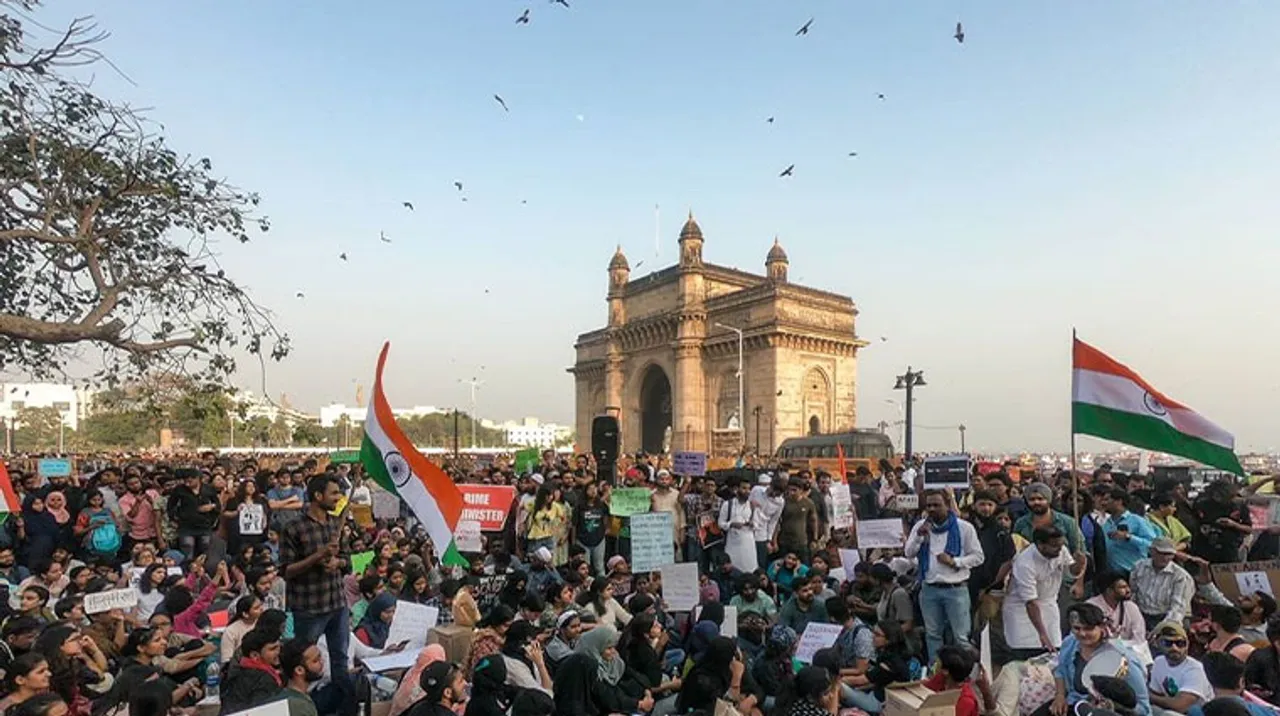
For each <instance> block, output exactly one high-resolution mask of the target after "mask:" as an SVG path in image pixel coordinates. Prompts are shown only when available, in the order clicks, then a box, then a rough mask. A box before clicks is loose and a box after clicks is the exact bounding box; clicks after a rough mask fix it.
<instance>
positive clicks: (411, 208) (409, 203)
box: [400, 201, 413, 211]
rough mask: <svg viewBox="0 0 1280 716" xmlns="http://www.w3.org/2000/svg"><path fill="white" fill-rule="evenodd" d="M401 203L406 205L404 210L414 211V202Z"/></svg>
mask: <svg viewBox="0 0 1280 716" xmlns="http://www.w3.org/2000/svg"><path fill="white" fill-rule="evenodd" d="M400 203H401V204H404V208H406V209H408V210H409V211H413V202H410V201H402V202H400Z"/></svg>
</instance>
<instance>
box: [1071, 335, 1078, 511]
mask: <svg viewBox="0 0 1280 716" xmlns="http://www.w3.org/2000/svg"><path fill="white" fill-rule="evenodd" d="M1075 363H1076V329H1075V328H1074V327H1073V328H1072V329H1071V503H1072V511H1073V512H1074V514H1075V519H1076V526H1077V527H1079V526H1080V473H1079V471H1077V470H1076V410H1075V398H1076V396H1075V382H1076V379H1075Z"/></svg>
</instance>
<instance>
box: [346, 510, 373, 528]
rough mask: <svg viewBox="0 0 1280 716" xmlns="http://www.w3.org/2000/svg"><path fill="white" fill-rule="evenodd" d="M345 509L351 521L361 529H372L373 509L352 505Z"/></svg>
mask: <svg viewBox="0 0 1280 716" xmlns="http://www.w3.org/2000/svg"><path fill="white" fill-rule="evenodd" d="M347 509H348V510H349V511H350V512H351V519H353V520H355V522H356V524H357V525H359V526H360V527H361V528H369V527H373V507H371V506H370V505H355V504H353V505H351V506H350V507H348V508H347Z"/></svg>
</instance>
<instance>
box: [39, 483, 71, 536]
mask: <svg viewBox="0 0 1280 716" xmlns="http://www.w3.org/2000/svg"><path fill="white" fill-rule="evenodd" d="M44 509H45V511H46V512H48V513H49V514H51V515H53V519H54V520H56V521H57V523H58V526H60V527H62V528H63V529H66V528H67V526H68V525H70V524H71V511H70V510H68V509H67V496H66V495H64V494H63V493H61V492H59V491H58V490H54V491H53V492H50V493H49V494H48V495H45V498H44Z"/></svg>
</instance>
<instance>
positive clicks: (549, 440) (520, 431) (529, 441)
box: [501, 418, 573, 448]
mask: <svg viewBox="0 0 1280 716" xmlns="http://www.w3.org/2000/svg"><path fill="white" fill-rule="evenodd" d="M501 427H502V430H503V432H505V433H506V436H507V444H508V445H512V446H515V445H519V446H520V447H548V448H549V447H553V446H554V445H555V444H556V441H558V440H565V439H567V438H568V437H569V436H571V435H573V428H572V427H570V426H568V425H557V424H555V423H543V422H539V421H538V419H537V418H525V419H524V420H520V421H510V422H506V423H503V424H502V426H501Z"/></svg>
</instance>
